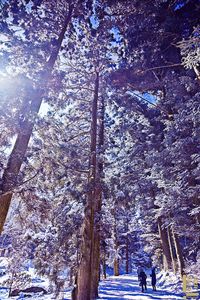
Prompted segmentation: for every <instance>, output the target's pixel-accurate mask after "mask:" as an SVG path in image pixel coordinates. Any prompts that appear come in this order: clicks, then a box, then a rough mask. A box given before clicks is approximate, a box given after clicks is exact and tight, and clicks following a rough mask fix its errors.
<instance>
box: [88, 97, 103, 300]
mask: <svg viewBox="0 0 200 300" xmlns="http://www.w3.org/2000/svg"><path fill="white" fill-rule="evenodd" d="M104 114H105V105H104V98H102V101H101V115H100V118H99V134H98V136H99V140H98V148H99V151H98V152H99V155H100V156H101V159H100V160H99V161H98V163H97V174H96V207H95V223H94V237H93V239H94V248H93V255H92V263H91V266H92V270H93V272H94V274H93V276H92V282H91V299H96V298H97V297H98V286H99V278H100V276H99V274H100V240H101V236H100V214H101V205H102V182H101V178H102V173H103V161H102V155H103V145H104Z"/></svg>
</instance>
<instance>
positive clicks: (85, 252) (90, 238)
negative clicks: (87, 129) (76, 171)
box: [77, 72, 99, 300]
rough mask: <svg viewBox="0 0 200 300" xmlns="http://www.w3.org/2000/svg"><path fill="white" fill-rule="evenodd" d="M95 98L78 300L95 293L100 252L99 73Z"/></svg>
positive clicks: (83, 299)
mask: <svg viewBox="0 0 200 300" xmlns="http://www.w3.org/2000/svg"><path fill="white" fill-rule="evenodd" d="M94 90H95V91H94V98H93V102H92V121H91V147H90V162H89V168H90V173H89V178H88V186H89V192H88V199H87V205H86V207H85V217H84V222H83V232H82V245H81V260H80V264H79V270H78V296H77V299H78V300H90V299H95V298H91V296H92V297H93V295H91V292H92V293H94V289H93V288H92V284H94V277H95V275H94V270H93V269H92V267H93V265H94V254H95V250H96V251H98V250H97V249H98V247H99V246H98V239H97V240H96V241H94V216H95V211H96V207H97V203H96V173H97V157H96V148H97V117H98V93H99V73H98V72H96V79H95V89H94Z"/></svg>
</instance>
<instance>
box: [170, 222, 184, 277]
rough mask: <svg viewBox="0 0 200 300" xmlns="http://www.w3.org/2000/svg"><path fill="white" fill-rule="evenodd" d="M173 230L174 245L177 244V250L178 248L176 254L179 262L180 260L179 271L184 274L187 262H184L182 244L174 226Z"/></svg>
mask: <svg viewBox="0 0 200 300" xmlns="http://www.w3.org/2000/svg"><path fill="white" fill-rule="evenodd" d="M171 232H172V237H173V240H174V246H175V250H176V256H177V262H178V266H179V272H180V274H181V275H182V274H183V270H184V267H185V262H184V258H183V254H182V251H181V246H180V243H179V239H178V237H177V235H176V233H175V231H174V228H173V227H171Z"/></svg>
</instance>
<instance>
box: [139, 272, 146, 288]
mask: <svg viewBox="0 0 200 300" xmlns="http://www.w3.org/2000/svg"><path fill="white" fill-rule="evenodd" d="M139 280H140V285H141V287H142V292H144V290H145V291H146V290H147V275H146V274H145V272H144V271H143V270H141V271H140V274H139Z"/></svg>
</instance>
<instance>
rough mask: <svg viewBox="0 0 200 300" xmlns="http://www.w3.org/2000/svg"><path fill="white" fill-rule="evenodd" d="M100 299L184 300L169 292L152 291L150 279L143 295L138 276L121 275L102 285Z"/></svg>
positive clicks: (110, 278) (109, 279)
mask: <svg viewBox="0 0 200 300" xmlns="http://www.w3.org/2000/svg"><path fill="white" fill-rule="evenodd" d="M99 299H104V300H111V299H112V300H122V299H127V300H132V299H135V300H140V299H141V300H154V299H155V300H156V299H157V300H158V299H161V300H172V299H173V300H175V299H183V297H182V296H181V294H176V293H173V292H171V291H169V290H166V289H164V290H162V289H161V288H159V287H158V288H157V291H152V287H151V282H150V279H148V280H147V291H146V292H144V293H142V292H141V288H140V286H139V284H138V278H137V275H130V274H129V275H121V276H119V277H114V276H113V277H109V278H108V279H107V280H105V281H102V282H101V283H100V290H99Z"/></svg>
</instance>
